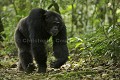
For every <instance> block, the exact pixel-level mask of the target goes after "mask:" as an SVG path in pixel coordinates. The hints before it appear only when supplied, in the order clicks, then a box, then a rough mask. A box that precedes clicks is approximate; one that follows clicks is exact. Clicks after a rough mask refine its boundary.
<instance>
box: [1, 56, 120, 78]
mask: <svg viewBox="0 0 120 80" xmlns="http://www.w3.org/2000/svg"><path fill="white" fill-rule="evenodd" d="M15 62H17V57H15V56H13V57H11V56H8V55H7V56H0V80H120V67H119V66H118V65H114V66H113V65H112V62H111V61H107V60H106V59H105V58H100V57H93V56H92V57H83V56H81V57H80V56H79V55H78V56H77V55H71V56H70V59H69V61H68V62H67V63H66V64H65V65H63V66H62V67H61V68H60V69H51V68H49V67H48V71H47V73H45V74H39V73H36V71H35V72H33V73H31V74H27V73H24V72H20V71H18V70H17V68H16V67H17V65H16V63H15Z"/></svg>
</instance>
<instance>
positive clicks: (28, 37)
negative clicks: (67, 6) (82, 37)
mask: <svg viewBox="0 0 120 80" xmlns="http://www.w3.org/2000/svg"><path fill="white" fill-rule="evenodd" d="M50 36H52V41H53V54H54V56H55V58H56V61H55V62H52V63H51V67H52V68H60V67H61V66H62V65H63V64H64V63H65V62H66V61H67V60H68V48H67V36H66V26H65V24H64V22H63V20H62V17H61V16H60V15H59V14H58V13H55V12H53V11H47V10H44V9H41V8H35V9H32V10H31V12H30V14H29V15H28V16H27V17H25V18H23V19H21V20H20V21H19V23H18V25H17V28H16V31H15V43H16V46H17V48H18V56H19V64H18V69H19V70H20V71H25V72H28V73H31V72H33V71H34V70H35V65H34V63H33V58H34V59H35V61H36V63H37V66H38V72H39V73H45V72H46V68H47V64H46V61H47V53H46V49H45V43H46V41H47V40H48V39H49V38H50Z"/></svg>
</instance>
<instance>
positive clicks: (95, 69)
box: [0, 0, 120, 80]
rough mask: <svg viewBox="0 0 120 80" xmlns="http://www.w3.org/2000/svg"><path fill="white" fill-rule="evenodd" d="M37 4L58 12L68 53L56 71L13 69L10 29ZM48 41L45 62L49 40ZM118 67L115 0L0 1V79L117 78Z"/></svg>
mask: <svg viewBox="0 0 120 80" xmlns="http://www.w3.org/2000/svg"><path fill="white" fill-rule="evenodd" d="M38 7H39V8H43V9H46V10H52V11H56V12H58V13H60V14H61V15H62V17H63V19H64V22H65V24H66V26H67V35H68V47H69V53H70V56H69V61H68V62H67V63H66V64H65V65H64V66H63V68H61V69H60V70H53V71H52V70H48V71H49V73H48V74H46V75H40V74H30V75H26V74H22V72H17V70H15V69H13V68H16V64H17V63H16V62H17V61H18V58H17V48H16V47H15V43H14V31H15V28H16V25H17V23H18V21H19V20H20V19H21V18H23V17H25V16H27V15H28V14H29V12H30V10H31V9H33V8H38ZM48 43H50V44H49V45H48V54H49V59H48V63H49V61H50V60H51V59H52V54H50V53H52V47H51V46H52V43H51V40H50V41H49V42H48ZM119 66H120V1H119V0H4V1H2V0H0V79H2V80H8V79H9V80H11V79H12V80H14V79H15V78H16V79H17V80H19V79H25V80H26V79H27V78H31V80H36V79H37V80H38V79H40V78H41V79H45V80H61V79H63V80H68V79H70V80H77V79H78V80H79V79H80V80H93V79H95V80H96V79H97V80H101V79H105V80H119V79H120V67H119ZM66 72H67V73H66ZM56 73H57V74H56ZM15 75H16V77H15ZM38 75H39V76H40V77H39V76H38ZM13 76H14V77H13ZM21 76H22V77H21ZM46 77H47V78H46ZM16 79H15V80H16Z"/></svg>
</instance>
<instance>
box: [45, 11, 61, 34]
mask: <svg viewBox="0 0 120 80" xmlns="http://www.w3.org/2000/svg"><path fill="white" fill-rule="evenodd" d="M45 15H46V17H45V21H46V25H47V26H46V30H47V32H48V33H49V34H50V35H52V36H56V35H57V34H58V33H59V31H60V30H61V28H62V25H63V22H62V19H61V17H60V15H59V14H56V13H53V12H48V13H46V14H45Z"/></svg>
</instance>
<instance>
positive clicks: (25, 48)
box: [15, 30, 35, 73]
mask: <svg viewBox="0 0 120 80" xmlns="http://www.w3.org/2000/svg"><path fill="white" fill-rule="evenodd" d="M15 42H16V45H17V47H18V57H19V65H18V68H19V70H23V71H26V72H28V73H31V72H32V71H33V70H34V68H35V66H34V65H33V58H32V54H31V53H30V49H31V48H30V44H29V42H27V39H26V38H25V37H24V36H23V35H22V34H21V33H20V32H19V30H17V31H16V33H15Z"/></svg>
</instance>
